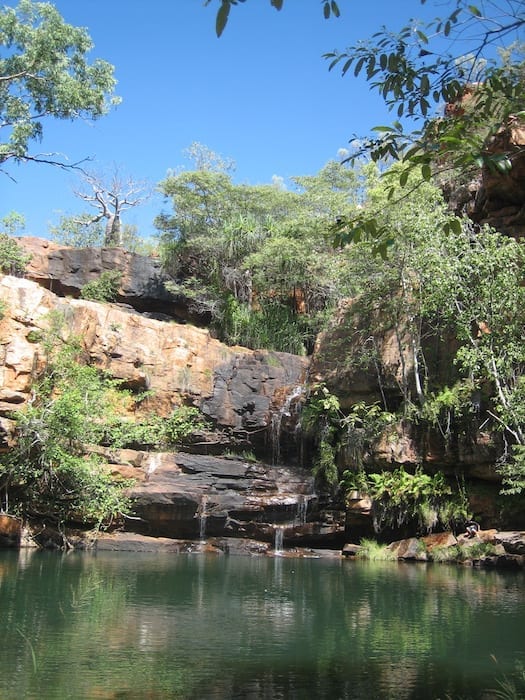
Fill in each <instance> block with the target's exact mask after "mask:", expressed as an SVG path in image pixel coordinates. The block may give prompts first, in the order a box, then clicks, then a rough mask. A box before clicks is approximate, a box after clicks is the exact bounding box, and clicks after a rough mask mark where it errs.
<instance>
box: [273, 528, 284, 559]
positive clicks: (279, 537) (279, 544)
mask: <svg viewBox="0 0 525 700" xmlns="http://www.w3.org/2000/svg"><path fill="white" fill-rule="evenodd" d="M274 535H275V539H274V545H273V549H274V553H275V554H282V553H283V545H284V527H282V526H281V525H276V526H275V531H274Z"/></svg>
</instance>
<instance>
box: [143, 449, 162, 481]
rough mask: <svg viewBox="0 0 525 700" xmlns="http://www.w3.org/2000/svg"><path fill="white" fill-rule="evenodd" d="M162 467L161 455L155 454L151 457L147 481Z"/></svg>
mask: <svg viewBox="0 0 525 700" xmlns="http://www.w3.org/2000/svg"><path fill="white" fill-rule="evenodd" d="M159 466H160V454H159V453H158V452H153V454H150V455H149V460H148V466H147V467H146V481H148V480H149V478H150V476H151V475H152V474H153V472H155V471H156V470H157V469H158V467H159Z"/></svg>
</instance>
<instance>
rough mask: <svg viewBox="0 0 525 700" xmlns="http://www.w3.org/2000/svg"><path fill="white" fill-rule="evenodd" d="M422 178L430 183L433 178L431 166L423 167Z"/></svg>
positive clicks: (425, 165)
mask: <svg viewBox="0 0 525 700" xmlns="http://www.w3.org/2000/svg"><path fill="white" fill-rule="evenodd" d="M421 177H422V178H423V180H425V181H426V182H428V181H429V180H430V178H431V177H432V170H431V168H430V165H429V164H428V163H423V165H422V166H421Z"/></svg>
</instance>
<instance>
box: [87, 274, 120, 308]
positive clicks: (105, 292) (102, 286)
mask: <svg viewBox="0 0 525 700" xmlns="http://www.w3.org/2000/svg"><path fill="white" fill-rule="evenodd" d="M121 280H122V273H121V272H119V270H104V272H102V273H101V275H100V277H98V278H97V279H96V280H92V281H91V282H88V283H87V284H85V285H84V286H83V287H82V290H81V292H80V296H81V297H82V299H89V300H91V301H115V300H116V299H117V296H118V291H119V287H120V282H121Z"/></svg>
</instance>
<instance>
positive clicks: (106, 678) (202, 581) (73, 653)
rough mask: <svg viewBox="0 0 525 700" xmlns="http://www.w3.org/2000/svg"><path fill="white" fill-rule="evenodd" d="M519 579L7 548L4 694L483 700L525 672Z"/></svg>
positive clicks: (448, 571)
mask: <svg viewBox="0 0 525 700" xmlns="http://www.w3.org/2000/svg"><path fill="white" fill-rule="evenodd" d="M524 583H525V580H524V576H523V574H522V573H511V572H508V573H501V572H500V573H498V572H493V571H490V572H488V571H487V572H484V571H472V570H469V569H463V568H460V567H449V566H446V565H433V566H432V565H428V566H426V565H397V564H386V563H377V564H374V563H354V562H346V561H338V560H336V561H328V560H308V559H306V560H297V559H287V558H285V557H282V558H272V559H266V558H263V557H260V558H243V557H215V556H213V557H207V556H182V555H181V556H169V555H161V556H159V555H148V554H144V555H129V556H127V555H125V554H121V553H119V554H112V553H103V554H99V555H96V556H95V555H85V554H79V553H73V554H70V555H68V556H58V555H55V554H51V553H39V552H35V553H32V554H30V555H28V554H27V553H21V555H20V556H17V555H16V554H14V553H8V552H4V553H0V635H1V639H0V641H1V643H2V649H3V654H2V655H1V657H0V670H1V672H2V679H3V684H2V688H1V689H0V698H4V697H5V698H22V697H23V698H37V697H38V698H42V697H43V698H48V699H50V700H52V699H53V698H57V699H58V698H60V699H61V700H62V699H63V698H95V697H100V698H188V699H192V698H217V699H219V698H250V697H253V698H301V699H302V698H321V699H323V698H327V699H328V698H330V700H332V699H333V698H375V697H378V698H425V700H426V699H427V698H438V697H446V696H447V695H448V697H451V698H458V697H461V698H487V697H489V696H488V695H486V694H485V693H484V691H485V689H487V688H489V687H494V685H495V678H496V677H498V676H499V677H501V676H502V675H503V674H504V673H507V674H509V673H511V672H512V670H513V666H514V663H515V661H516V660H519V659H520V658H521V659H522V660H525V649H524V646H523V639H522V630H523V627H524V623H525V602H524V595H523V591H524ZM492 657H495V658H496V659H497V661H498V664H497V665H496V664H495V663H494V662H493V661H492ZM2 693H4V694H5V695H3V694H2Z"/></svg>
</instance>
